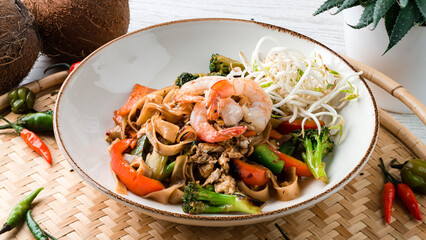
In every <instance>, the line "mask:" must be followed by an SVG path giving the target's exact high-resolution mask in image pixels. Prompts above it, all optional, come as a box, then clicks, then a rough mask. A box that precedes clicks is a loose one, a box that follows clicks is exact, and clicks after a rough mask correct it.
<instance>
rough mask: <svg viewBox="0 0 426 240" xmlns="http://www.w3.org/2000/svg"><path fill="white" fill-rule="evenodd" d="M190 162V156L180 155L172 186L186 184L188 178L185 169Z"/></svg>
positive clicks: (171, 181) (177, 159)
mask: <svg viewBox="0 0 426 240" xmlns="http://www.w3.org/2000/svg"><path fill="white" fill-rule="evenodd" d="M187 161H188V156H186V155H180V156H178V157H177V158H176V162H175V167H174V168H173V172H172V176H171V178H170V179H171V180H170V184H171V185H175V184H181V183H185V181H186V176H185V168H186V164H187Z"/></svg>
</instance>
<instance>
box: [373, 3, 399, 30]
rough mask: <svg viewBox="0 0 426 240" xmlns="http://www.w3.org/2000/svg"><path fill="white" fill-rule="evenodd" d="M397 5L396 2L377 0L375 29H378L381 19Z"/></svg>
mask: <svg viewBox="0 0 426 240" xmlns="http://www.w3.org/2000/svg"><path fill="white" fill-rule="evenodd" d="M394 4H397V3H396V1H395V0H377V2H376V5H375V6H374V18H373V29H375V28H376V26H377V24H378V23H379V21H380V19H382V17H384V16H385V14H386V12H387V11H388V10H389V8H391V7H392V5H394Z"/></svg>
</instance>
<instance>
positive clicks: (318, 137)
mask: <svg viewBox="0 0 426 240" xmlns="http://www.w3.org/2000/svg"><path fill="white" fill-rule="evenodd" d="M293 136H294V137H297V139H298V141H299V142H300V143H302V145H303V146H304V147H305V152H302V158H303V160H305V163H306V164H307V165H308V168H309V170H311V172H312V174H313V175H314V177H315V179H317V180H321V181H323V182H324V183H327V182H328V179H327V175H326V173H325V163H324V162H323V161H322V159H323V158H324V156H325V155H327V154H328V153H329V152H331V151H332V150H333V148H334V143H333V141H332V140H331V139H330V137H331V134H330V129H329V128H327V127H324V128H323V129H322V130H321V133H320V134H318V130H317V129H305V132H304V134H302V133H301V131H300V130H298V131H296V132H294V133H293Z"/></svg>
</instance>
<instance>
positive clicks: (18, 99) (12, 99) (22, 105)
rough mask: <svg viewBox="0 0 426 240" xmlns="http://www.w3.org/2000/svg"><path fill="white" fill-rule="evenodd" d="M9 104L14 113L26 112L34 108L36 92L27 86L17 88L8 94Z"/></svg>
mask: <svg viewBox="0 0 426 240" xmlns="http://www.w3.org/2000/svg"><path fill="white" fill-rule="evenodd" d="M7 99H8V100H9V105H10V107H11V109H12V112H14V113H26V112H28V111H30V110H31V109H33V106H34V102H35V94H34V93H33V92H32V91H31V90H30V89H28V88H26V87H20V88H18V89H15V90H13V91H11V92H9V94H8V95H7Z"/></svg>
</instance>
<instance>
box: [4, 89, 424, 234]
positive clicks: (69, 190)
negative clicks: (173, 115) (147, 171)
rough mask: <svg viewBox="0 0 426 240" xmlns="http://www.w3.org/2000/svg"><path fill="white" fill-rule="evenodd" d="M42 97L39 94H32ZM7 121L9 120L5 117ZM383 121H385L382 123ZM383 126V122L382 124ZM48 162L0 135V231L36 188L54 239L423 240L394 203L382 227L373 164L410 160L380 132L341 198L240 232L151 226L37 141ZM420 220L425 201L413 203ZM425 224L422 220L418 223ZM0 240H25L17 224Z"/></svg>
mask: <svg viewBox="0 0 426 240" xmlns="http://www.w3.org/2000/svg"><path fill="white" fill-rule="evenodd" d="M40 89H44V88H40ZM56 91H57V88H51V89H47V90H44V91H42V92H40V93H38V94H37V95H38V96H37V97H38V98H37V101H36V105H35V107H34V108H35V109H36V110H38V111H44V110H48V109H53V107H54V102H55V99H56V96H57V95H56V94H55V92H56ZM6 117H7V118H8V119H10V120H15V119H16V118H17V115H16V114H13V113H8V114H7V115H6ZM385 117H386V116H385ZM383 120H388V119H383ZM41 137H42V140H43V141H44V142H45V143H46V144H47V145H48V147H49V148H50V150H51V152H52V156H53V159H54V160H53V165H52V166H49V165H48V164H47V163H46V162H45V160H44V159H43V158H42V157H40V156H39V155H38V154H37V153H35V152H34V151H32V150H31V149H30V148H29V147H27V146H26V144H25V143H24V141H23V140H22V139H21V138H20V137H19V136H18V135H17V134H16V133H14V132H12V131H9V130H2V131H1V133H0V221H1V222H0V224H2V222H3V221H6V219H7V216H8V214H9V212H10V210H11V208H12V207H13V206H14V205H15V204H16V203H17V201H19V200H20V199H22V198H23V197H24V196H25V195H26V194H28V193H29V192H31V191H33V190H34V189H36V188H38V187H40V186H44V187H45V189H44V190H43V191H42V192H41V193H40V195H39V196H38V197H37V199H36V201H35V202H34V203H33V205H32V209H33V211H32V215H33V217H34V219H35V220H36V221H37V222H38V223H39V224H40V226H41V227H42V228H43V229H46V230H47V231H48V232H50V233H51V234H53V235H54V236H56V237H57V238H58V239H73V240H77V239H265V238H267V239H281V235H280V233H279V231H278V230H277V229H276V228H275V226H274V224H278V225H279V226H281V228H282V229H283V230H284V231H285V232H286V233H287V235H288V236H289V237H290V238H291V239H426V224H425V220H423V222H421V221H417V220H415V219H413V218H412V217H411V215H410V214H409V213H408V211H407V210H406V209H405V208H404V207H403V204H402V203H401V202H400V201H399V200H396V202H395V204H394V209H393V213H392V222H391V224H386V223H385V222H384V220H383V219H384V217H383V213H382V212H383V211H382V204H381V191H382V186H383V177H382V173H381V172H380V169H379V168H378V167H377V164H378V159H379V157H382V158H383V159H384V160H385V162H386V163H389V161H390V160H392V158H397V159H398V160H399V161H400V162H402V161H405V160H409V159H411V158H413V157H414V154H413V153H412V152H411V151H410V150H409V149H408V148H407V147H405V145H404V144H403V143H402V142H401V141H400V140H398V138H396V137H395V136H394V135H392V134H391V133H390V132H389V131H387V130H386V129H385V128H383V127H381V128H380V133H379V139H378V142H377V145H376V148H375V150H374V152H373V154H372V157H371V158H370V160H369V161H368V163H367V165H366V166H365V167H364V168H363V169H362V172H361V173H360V174H359V175H358V176H356V177H355V178H354V179H353V180H352V181H351V182H350V183H349V184H348V185H346V186H345V187H344V188H343V189H342V190H340V191H339V192H337V193H335V194H334V195H332V196H331V197H329V198H327V199H326V200H324V201H322V202H320V203H318V204H317V205H315V206H314V207H311V208H309V209H305V210H303V211H300V212H297V213H294V214H291V215H287V216H284V217H281V218H278V219H276V220H273V221H269V222H264V223H259V224H254V225H249V226H240V227H228V228H208V227H194V226H187V225H180V224H176V223H171V222H167V221H162V220H157V219H154V218H152V217H149V216H147V215H144V214H142V213H138V212H136V211H134V210H132V209H131V208H129V207H127V206H124V205H122V204H120V203H118V202H116V201H114V200H111V199H109V198H108V197H106V196H104V195H102V194H101V193H100V192H98V191H97V190H95V189H94V188H93V187H91V186H90V185H88V184H87V183H85V182H84V181H83V180H82V179H81V178H80V177H79V176H78V174H77V173H76V172H74V171H73V170H72V168H71V166H70V165H69V164H68V162H67V161H66V160H65V158H64V156H62V154H61V153H60V151H59V149H58V146H57V145H56V142H55V138H54V136H53V134H44V135H41ZM416 196H417V199H418V202H419V205H420V208H421V211H422V212H423V215H426V198H425V197H424V196H421V195H416ZM425 217H426V216H425ZM0 239H33V237H32V236H31V233H30V231H29V229H28V228H27V226H25V224H21V225H19V226H18V227H17V228H16V229H14V230H12V231H10V232H8V233H5V234H3V235H0Z"/></svg>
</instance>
